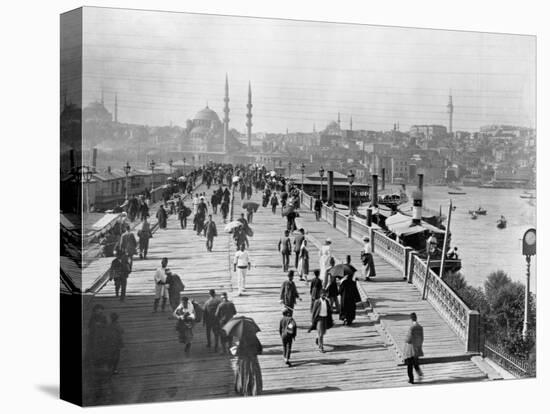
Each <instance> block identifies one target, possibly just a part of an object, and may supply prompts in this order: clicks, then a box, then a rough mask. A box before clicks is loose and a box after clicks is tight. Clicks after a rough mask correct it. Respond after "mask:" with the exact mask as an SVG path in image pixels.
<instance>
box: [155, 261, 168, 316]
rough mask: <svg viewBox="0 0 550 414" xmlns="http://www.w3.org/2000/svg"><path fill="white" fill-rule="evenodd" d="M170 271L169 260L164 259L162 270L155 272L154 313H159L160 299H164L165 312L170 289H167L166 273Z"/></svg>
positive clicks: (162, 306) (162, 307)
mask: <svg viewBox="0 0 550 414" xmlns="http://www.w3.org/2000/svg"><path fill="white" fill-rule="evenodd" d="M167 270H169V269H168V258H166V257H163V258H162V260H161V262H160V268H158V269H157V270H156V271H155V277H154V282H155V301H154V302H153V313H156V312H157V311H158V307H159V303H160V299H161V298H162V305H161V311H162V312H164V308H165V307H166V300H167V299H168V289H167V288H166V273H167Z"/></svg>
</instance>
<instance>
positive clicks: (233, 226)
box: [223, 220, 243, 233]
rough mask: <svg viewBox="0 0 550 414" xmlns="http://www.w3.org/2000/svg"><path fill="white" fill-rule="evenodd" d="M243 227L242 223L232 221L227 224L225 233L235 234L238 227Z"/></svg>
mask: <svg viewBox="0 0 550 414" xmlns="http://www.w3.org/2000/svg"><path fill="white" fill-rule="evenodd" d="M242 225H243V223H241V222H240V221H236V220H235V221H231V222H229V223H227V225H226V226H225V227H224V229H223V231H225V232H226V233H233V230H235V229H236V228H237V227H241V226H242Z"/></svg>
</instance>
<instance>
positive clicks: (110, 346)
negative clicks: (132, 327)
mask: <svg viewBox="0 0 550 414" xmlns="http://www.w3.org/2000/svg"><path fill="white" fill-rule="evenodd" d="M110 318H111V323H110V324H109V325H108V326H107V328H106V335H107V339H106V343H107V350H106V353H107V357H108V361H109V362H108V366H109V372H110V373H111V374H113V375H116V374H118V362H119V361H120V350H121V349H122V348H124V340H123V334H124V329H122V327H121V326H120V324H119V323H118V314H117V313H115V312H113V313H111V315H110Z"/></svg>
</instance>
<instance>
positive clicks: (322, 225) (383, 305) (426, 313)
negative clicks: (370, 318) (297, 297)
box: [298, 211, 470, 359]
mask: <svg viewBox="0 0 550 414" xmlns="http://www.w3.org/2000/svg"><path fill="white" fill-rule="evenodd" d="M300 215H301V217H300V218H299V219H298V223H299V224H300V225H301V226H302V227H304V229H307V231H308V234H307V237H308V239H309V240H310V241H311V242H312V244H315V245H316V246H319V245H321V244H322V243H324V241H325V239H326V238H327V237H330V238H331V239H332V245H333V251H334V252H335V253H334V254H335V256H336V258H337V259H338V260H337V262H339V261H342V262H343V261H344V260H345V258H346V255H348V254H349V255H351V258H352V264H354V265H355V267H356V268H358V269H359V268H360V267H361V266H360V264H361V261H360V252H361V249H362V244H361V243H359V242H357V241H355V240H353V239H350V238H347V237H346V235H345V234H343V233H342V232H340V231H338V230H336V229H334V228H332V226H331V225H330V224H328V223H326V222H323V221H319V222H318V221H316V220H315V215H314V213H313V212H309V211H301V212H300ZM375 252H376V249H375ZM315 258H317V256H315ZM310 266H312V268H314V267H317V268H318V267H319V266H318V264H317V263H315V264H314V265H313V264H310ZM375 266H376V275H377V276H376V278H373V279H372V280H371V281H369V282H365V281H361V282H360V285H361V287H362V289H363V290H364V291H365V292H366V294H367V296H368V298H369V302H370V303H371V305H372V306H373V309H374V311H375V313H376V314H377V316H379V317H380V322H381V323H382V327H383V328H384V329H385V330H386V333H387V335H388V336H389V337H390V339H391V340H392V342H394V344H395V346H396V352H397V353H398V356H399V357H400V355H401V350H402V346H403V344H404V340H405V336H406V334H407V331H408V328H409V326H410V319H409V315H410V313H411V312H416V314H417V315H418V320H419V322H420V324H421V325H422V326H424V337H425V338H424V353H425V354H426V357H428V356H429V357H432V358H433V357H436V358H447V357H456V356H459V355H462V356H463V357H464V358H466V359H469V357H470V355H468V354H467V353H466V352H465V345H464V344H463V343H462V342H461V341H460V339H459V338H458V336H457V335H456V334H455V333H454V331H453V330H452V329H451V328H450V327H449V325H447V323H446V322H445V321H444V320H443V318H442V317H441V316H440V315H439V314H438V313H437V311H436V310H435V309H434V308H433V307H432V306H431V305H430V304H429V302H427V301H424V300H422V294H421V292H419V291H418V289H417V288H416V287H415V286H414V285H412V284H409V283H407V282H406V281H405V280H403V275H402V272H401V271H400V270H398V269H397V268H395V267H393V266H392V265H391V264H389V263H388V262H386V261H384V259H382V258H381V257H380V256H378V255H376V254H375Z"/></svg>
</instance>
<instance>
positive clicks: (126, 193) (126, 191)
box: [124, 161, 132, 200]
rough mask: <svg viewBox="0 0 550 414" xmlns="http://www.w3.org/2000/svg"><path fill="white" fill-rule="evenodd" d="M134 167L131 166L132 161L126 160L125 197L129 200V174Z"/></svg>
mask: <svg viewBox="0 0 550 414" xmlns="http://www.w3.org/2000/svg"><path fill="white" fill-rule="evenodd" d="M131 169H132V167H130V163H129V162H128V161H126V165H125V166H124V174H126V185H125V189H124V199H125V200H128V174H130V171H131Z"/></svg>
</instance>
